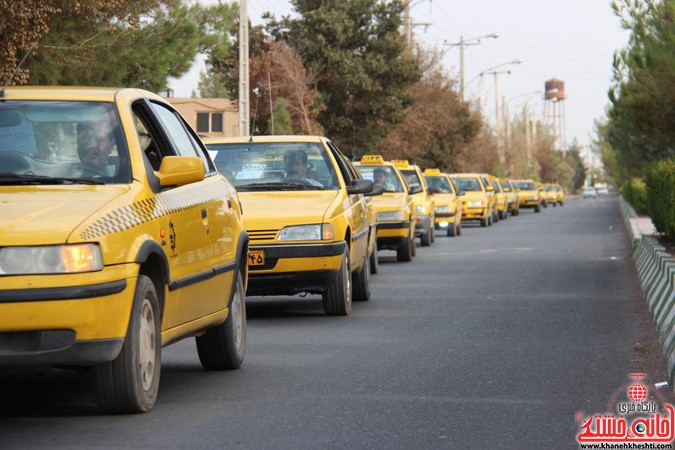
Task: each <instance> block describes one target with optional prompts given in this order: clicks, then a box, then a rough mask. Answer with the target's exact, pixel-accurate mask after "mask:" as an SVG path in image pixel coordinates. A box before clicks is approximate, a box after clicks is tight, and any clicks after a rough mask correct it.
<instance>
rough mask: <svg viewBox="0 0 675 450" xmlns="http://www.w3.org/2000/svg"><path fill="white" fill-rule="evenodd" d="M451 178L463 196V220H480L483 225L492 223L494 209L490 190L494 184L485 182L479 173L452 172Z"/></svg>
mask: <svg viewBox="0 0 675 450" xmlns="http://www.w3.org/2000/svg"><path fill="white" fill-rule="evenodd" d="M449 176H450V179H451V180H452V182H453V183H454V184H455V187H456V188H457V190H458V192H459V194H460V195H462V192H464V195H463V196H462V221H463V222H466V221H469V220H478V221H480V225H481V226H482V227H487V226H490V225H492V217H493V215H494V214H493V209H492V203H491V199H490V198H489V197H488V192H490V191H489V190H488V188H489V189H494V188H493V187H492V186H486V185H485V184H483V176H482V175H481V174H478V173H451V174H449Z"/></svg>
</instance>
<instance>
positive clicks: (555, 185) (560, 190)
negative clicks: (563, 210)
mask: <svg viewBox="0 0 675 450" xmlns="http://www.w3.org/2000/svg"><path fill="white" fill-rule="evenodd" d="M553 188H554V189H555V191H556V194H557V197H556V201H557V202H558V204H559V205H560V206H565V190H564V189H563V188H562V186H560V185H559V184H558V183H553Z"/></svg>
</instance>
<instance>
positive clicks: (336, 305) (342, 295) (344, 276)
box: [321, 247, 352, 316]
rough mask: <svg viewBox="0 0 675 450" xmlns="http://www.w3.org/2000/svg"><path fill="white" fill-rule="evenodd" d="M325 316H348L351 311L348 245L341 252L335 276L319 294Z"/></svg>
mask: <svg viewBox="0 0 675 450" xmlns="http://www.w3.org/2000/svg"><path fill="white" fill-rule="evenodd" d="M321 298H322V300H323V312H324V313H325V314H326V315H327V316H348V315H349V314H351V312H352V277H351V273H350V272H349V247H347V248H345V251H344V253H343V254H342V263H341V264H340V269H339V270H338V274H337V277H336V278H335V280H333V281H332V282H331V283H330V285H329V286H328V287H327V288H326V289H324V291H323V294H322V295H321Z"/></svg>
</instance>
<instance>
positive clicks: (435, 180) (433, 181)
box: [424, 175, 452, 194]
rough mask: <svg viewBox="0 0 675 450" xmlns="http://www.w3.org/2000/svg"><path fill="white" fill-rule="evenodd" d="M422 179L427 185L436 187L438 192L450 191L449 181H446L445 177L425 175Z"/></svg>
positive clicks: (445, 192) (446, 192)
mask: <svg viewBox="0 0 675 450" xmlns="http://www.w3.org/2000/svg"><path fill="white" fill-rule="evenodd" d="M424 179H425V180H426V182H427V185H428V186H429V187H433V188H437V189H438V192H440V193H443V194H448V193H452V188H451V187H450V183H448V179H447V178H445V177H441V176H431V175H425V176H424Z"/></svg>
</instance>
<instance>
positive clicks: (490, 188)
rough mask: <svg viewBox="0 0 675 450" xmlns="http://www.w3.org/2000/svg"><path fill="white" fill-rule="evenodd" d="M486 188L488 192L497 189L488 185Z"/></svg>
mask: <svg viewBox="0 0 675 450" xmlns="http://www.w3.org/2000/svg"><path fill="white" fill-rule="evenodd" d="M485 190H486V191H488V192H492V191H494V190H495V188H494V187H492V186H488V187H486V188H485Z"/></svg>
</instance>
